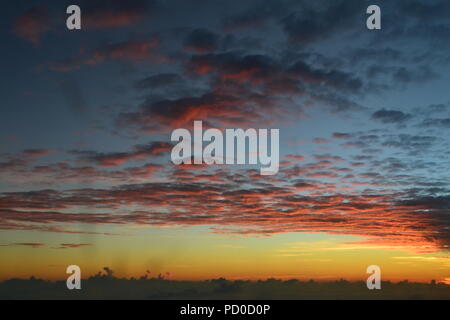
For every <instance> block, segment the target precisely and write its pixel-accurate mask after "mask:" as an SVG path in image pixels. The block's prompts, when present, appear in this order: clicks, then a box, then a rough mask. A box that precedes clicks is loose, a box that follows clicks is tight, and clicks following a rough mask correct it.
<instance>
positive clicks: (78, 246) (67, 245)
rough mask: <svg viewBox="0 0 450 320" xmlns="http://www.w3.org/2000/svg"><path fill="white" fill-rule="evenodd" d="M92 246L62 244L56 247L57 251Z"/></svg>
mask: <svg viewBox="0 0 450 320" xmlns="http://www.w3.org/2000/svg"><path fill="white" fill-rule="evenodd" d="M89 246H92V244H90V243H61V244H60V245H59V247H56V248H55V249H77V248H82V247H89Z"/></svg>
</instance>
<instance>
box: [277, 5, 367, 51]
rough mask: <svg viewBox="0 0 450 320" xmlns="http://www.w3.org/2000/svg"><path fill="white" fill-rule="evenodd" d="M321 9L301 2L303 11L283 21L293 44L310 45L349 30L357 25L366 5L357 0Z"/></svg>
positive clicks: (298, 11)
mask: <svg viewBox="0 0 450 320" xmlns="http://www.w3.org/2000/svg"><path fill="white" fill-rule="evenodd" d="M322 4H324V6H322V7H321V8H320V9H319V8H318V7H316V8H314V7H313V6H311V5H310V3H307V2H301V3H300V4H299V5H300V7H301V9H299V10H297V12H295V13H291V14H289V15H288V16H287V17H285V18H284V19H282V21H281V24H282V27H283V30H284V32H285V33H286V35H287V36H288V37H289V40H290V41H291V42H292V43H302V44H310V43H314V42H318V41H321V40H324V39H326V38H328V37H330V36H331V35H332V34H334V33H337V32H343V31H346V30H348V29H349V28H350V27H351V26H354V25H355V23H357V22H358V21H357V17H358V15H359V14H360V13H362V12H365V11H364V3H362V2H361V1H357V0H346V1H343V0H339V1H333V2H332V3H331V4H330V3H326V4H325V3H323V2H322Z"/></svg>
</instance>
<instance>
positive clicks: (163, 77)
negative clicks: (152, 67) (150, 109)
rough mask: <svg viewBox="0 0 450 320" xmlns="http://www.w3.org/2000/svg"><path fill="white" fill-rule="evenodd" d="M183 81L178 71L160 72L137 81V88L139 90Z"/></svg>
mask: <svg viewBox="0 0 450 320" xmlns="http://www.w3.org/2000/svg"><path fill="white" fill-rule="evenodd" d="M182 81H183V79H182V78H181V76H179V75H178V74H176V73H160V74H155V75H152V76H150V77H147V78H144V79H141V80H139V81H137V82H136V83H135V88H136V89H139V90H144V89H154V88H161V87H167V86H173V85H175V84H178V83H180V82H182Z"/></svg>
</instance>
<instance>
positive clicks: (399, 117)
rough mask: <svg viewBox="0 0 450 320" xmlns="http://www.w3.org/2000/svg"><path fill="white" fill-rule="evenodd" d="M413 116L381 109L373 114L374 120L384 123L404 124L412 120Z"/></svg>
mask: <svg viewBox="0 0 450 320" xmlns="http://www.w3.org/2000/svg"><path fill="white" fill-rule="evenodd" d="M411 117H412V116H411V115H410V114H407V113H404V112H402V111H398V110H386V109H381V110H378V111H376V112H374V113H373V114H372V119H375V120H378V121H381V122H383V123H404V122H406V121H408V120H409V119H411Z"/></svg>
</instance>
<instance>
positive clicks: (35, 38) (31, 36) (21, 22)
mask: <svg viewBox="0 0 450 320" xmlns="http://www.w3.org/2000/svg"><path fill="white" fill-rule="evenodd" d="M49 30H50V17H49V13H48V9H47V7H45V6H36V7H33V8H31V9H29V10H28V11H26V12H25V13H23V14H22V15H20V16H19V17H18V18H17V19H16V20H15V21H14V32H15V34H16V35H17V36H18V37H20V38H22V39H24V40H26V41H29V42H31V43H32V44H33V45H34V46H37V45H39V43H40V42H41V37H42V36H43V35H44V34H45V33H47V32H48V31H49Z"/></svg>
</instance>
